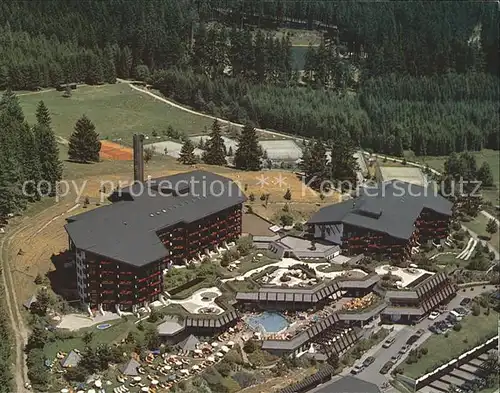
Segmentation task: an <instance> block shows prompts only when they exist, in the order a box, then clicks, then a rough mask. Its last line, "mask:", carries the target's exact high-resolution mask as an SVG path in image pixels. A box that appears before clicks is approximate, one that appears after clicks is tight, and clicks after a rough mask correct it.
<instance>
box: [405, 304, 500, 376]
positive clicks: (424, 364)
mask: <svg viewBox="0 0 500 393" xmlns="http://www.w3.org/2000/svg"><path fill="white" fill-rule="evenodd" d="M497 321H498V313H496V312H494V311H493V310H491V312H490V315H485V314H484V309H483V310H481V315H478V316H477V317H475V316H473V315H469V316H468V317H466V318H465V319H464V320H463V321H462V330H460V331H459V332H455V331H454V330H451V331H450V332H449V337H445V336H444V335H442V334H433V335H432V336H431V337H430V338H429V339H428V340H427V341H425V343H424V344H423V345H422V346H421V348H423V347H425V348H427V349H428V351H429V352H428V353H427V355H423V356H422V357H421V358H420V359H419V360H418V362H417V363H413V364H406V363H403V364H402V367H403V368H404V374H405V375H407V376H409V377H412V378H416V377H419V376H421V375H423V374H425V372H426V370H427V369H429V368H432V367H437V366H438V365H440V364H441V363H444V362H446V361H448V360H451V359H453V358H454V357H457V356H459V355H460V354H462V353H463V352H465V351H466V350H467V349H469V348H472V347H474V346H475V345H477V342H478V341H479V340H481V339H483V338H484V337H485V336H489V337H491V336H492V335H494V334H495V332H496V331H497V328H498V327H497ZM465 338H467V342H466V343H465V342H464V339H465Z"/></svg>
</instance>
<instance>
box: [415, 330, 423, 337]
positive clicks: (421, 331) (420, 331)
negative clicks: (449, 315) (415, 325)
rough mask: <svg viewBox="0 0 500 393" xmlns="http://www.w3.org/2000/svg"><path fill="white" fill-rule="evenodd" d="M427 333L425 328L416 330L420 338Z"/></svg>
mask: <svg viewBox="0 0 500 393" xmlns="http://www.w3.org/2000/svg"><path fill="white" fill-rule="evenodd" d="M424 333H425V330H424V329H418V330H417V331H416V332H415V335H416V336H417V337H418V338H420V337H422V335H423V334H424Z"/></svg>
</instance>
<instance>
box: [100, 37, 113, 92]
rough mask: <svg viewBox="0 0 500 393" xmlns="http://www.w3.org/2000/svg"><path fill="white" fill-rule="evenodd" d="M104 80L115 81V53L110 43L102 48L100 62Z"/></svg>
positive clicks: (107, 81)
mask: <svg viewBox="0 0 500 393" xmlns="http://www.w3.org/2000/svg"><path fill="white" fill-rule="evenodd" d="M102 73H103V78H104V82H106V83H116V67H115V54H114V53H113V48H112V47H111V45H108V46H106V48H105V49H104V60H103V64H102Z"/></svg>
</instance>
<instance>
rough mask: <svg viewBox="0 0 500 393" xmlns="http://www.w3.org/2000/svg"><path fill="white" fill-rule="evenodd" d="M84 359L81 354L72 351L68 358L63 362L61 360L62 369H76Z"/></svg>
mask: <svg viewBox="0 0 500 393" xmlns="http://www.w3.org/2000/svg"><path fill="white" fill-rule="evenodd" d="M80 360H82V357H81V355H80V354H78V353H76V352H75V351H71V352H70V353H69V354H68V356H66V357H65V358H64V359H63V360H61V366H62V367H65V368H66V367H76V366H77V365H78V363H80Z"/></svg>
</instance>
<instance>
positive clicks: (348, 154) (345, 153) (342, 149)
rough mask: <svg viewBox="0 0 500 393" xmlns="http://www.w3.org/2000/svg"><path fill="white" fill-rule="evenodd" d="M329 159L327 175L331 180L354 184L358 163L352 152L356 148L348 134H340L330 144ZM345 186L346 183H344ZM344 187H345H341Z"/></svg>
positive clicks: (352, 185)
mask: <svg viewBox="0 0 500 393" xmlns="http://www.w3.org/2000/svg"><path fill="white" fill-rule="evenodd" d="M331 148H332V150H331V152H332V153H331V159H330V164H329V165H328V172H329V176H330V178H331V179H333V180H337V181H340V182H345V183H349V184H350V185H351V188H354V186H355V185H356V170H357V169H358V164H357V161H356V158H355V157H354V153H355V152H356V149H355V147H354V145H353V144H352V141H351V138H349V136H348V135H340V136H339V138H337V139H336V140H335V142H334V143H333V144H332V145H331ZM345 186H346V187H347V184H345ZM343 188H345V187H343Z"/></svg>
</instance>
